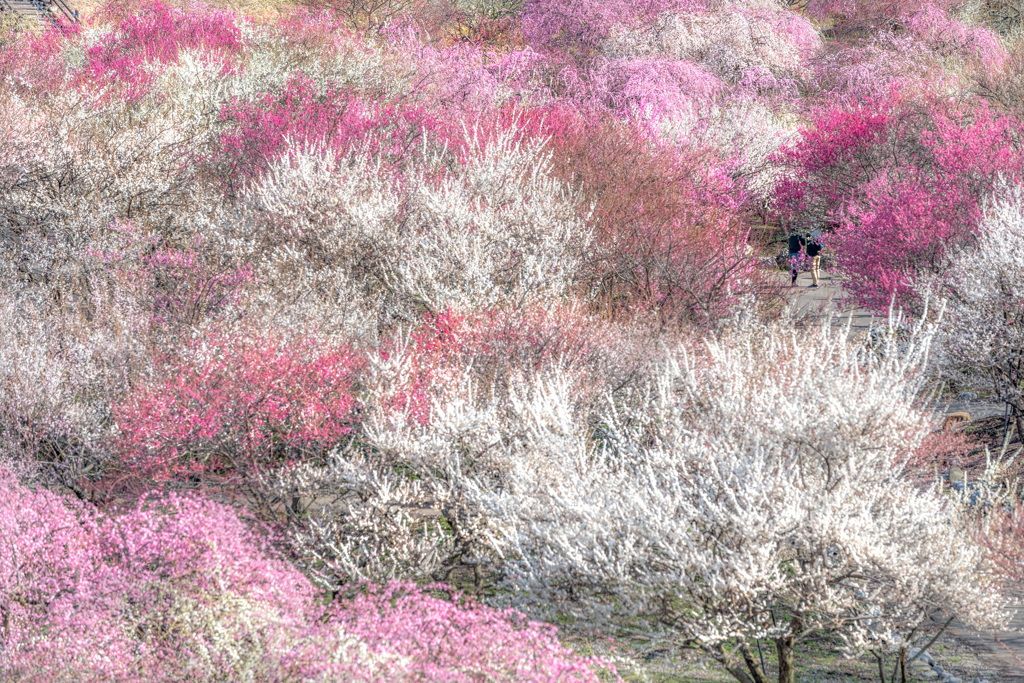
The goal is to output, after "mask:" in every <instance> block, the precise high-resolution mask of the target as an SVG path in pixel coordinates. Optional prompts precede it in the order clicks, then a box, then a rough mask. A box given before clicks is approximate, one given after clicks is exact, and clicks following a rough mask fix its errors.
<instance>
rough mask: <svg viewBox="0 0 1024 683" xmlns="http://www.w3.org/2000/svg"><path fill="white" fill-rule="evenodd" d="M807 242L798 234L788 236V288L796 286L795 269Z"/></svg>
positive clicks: (798, 264)
mask: <svg viewBox="0 0 1024 683" xmlns="http://www.w3.org/2000/svg"><path fill="white" fill-rule="evenodd" d="M805 244H807V240H805V239H804V236H803V235H801V234H800V233H796V232H794V233H792V234H791V235H790V236H789V275H790V280H789V286H790V287H795V286H796V276H797V268H798V267H799V266H800V253H801V252H802V251H803V250H804V245H805Z"/></svg>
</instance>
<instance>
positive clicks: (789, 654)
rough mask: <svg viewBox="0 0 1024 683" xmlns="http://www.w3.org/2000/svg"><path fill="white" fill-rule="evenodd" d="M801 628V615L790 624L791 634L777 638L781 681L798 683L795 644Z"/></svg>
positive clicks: (776, 648)
mask: <svg viewBox="0 0 1024 683" xmlns="http://www.w3.org/2000/svg"><path fill="white" fill-rule="evenodd" d="M800 628H801V622H800V618H799V617H794V618H793V621H792V622H790V624H789V634H788V635H786V636H783V637H782V638H776V639H775V650H776V651H777V652H778V654H779V683H796V669H794V668H793V646H794V645H795V644H796V634H797V632H798V631H799V630H800Z"/></svg>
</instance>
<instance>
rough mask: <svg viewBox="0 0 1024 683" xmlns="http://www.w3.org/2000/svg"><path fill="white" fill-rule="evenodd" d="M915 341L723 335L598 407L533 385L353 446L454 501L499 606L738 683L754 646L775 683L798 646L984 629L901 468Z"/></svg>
mask: <svg viewBox="0 0 1024 683" xmlns="http://www.w3.org/2000/svg"><path fill="white" fill-rule="evenodd" d="M929 342H930V333H929V332H927V331H922V330H918V331H917V333H916V335H915V336H914V338H913V340H912V341H910V342H906V341H905V340H903V341H900V343H899V344H897V341H896V340H895V338H888V339H886V340H884V341H882V342H881V343H880V345H878V346H876V347H875V348H873V349H868V348H865V347H862V346H859V345H858V344H856V343H853V342H852V341H851V340H850V339H848V337H847V335H846V333H845V332H842V331H834V330H833V329H831V328H830V327H823V328H821V329H818V330H811V331H806V332H803V333H797V332H795V331H792V330H789V329H787V328H786V327H785V326H783V325H769V326H764V325H761V324H754V323H751V324H741V325H739V326H738V327H737V328H736V329H734V330H733V331H731V332H730V333H728V334H727V335H726V336H725V337H724V338H722V339H721V340H718V341H713V342H709V343H708V344H707V345H706V347H705V348H704V349H702V350H701V349H695V350H691V351H689V352H683V351H680V352H670V353H667V354H666V355H665V356H664V357H663V359H662V362H661V365H660V369H659V370H657V371H656V372H653V373H651V375H650V380H649V383H648V384H647V386H646V388H644V389H643V390H637V389H635V390H633V391H631V392H626V395H625V396H624V395H622V394H621V393H620V394H619V395H618V396H617V397H616V398H615V399H614V400H612V401H611V402H610V403H609V404H608V405H607V407H606V408H604V409H601V410H593V409H587V407H586V406H585V405H583V404H581V403H580V402H578V401H576V400H575V399H574V395H575V394H576V391H577V387H575V386H574V384H573V381H572V378H571V377H570V376H567V375H565V374H559V373H557V372H556V373H545V374H536V375H533V376H529V377H523V378H521V380H520V381H519V382H518V383H517V384H516V385H515V386H514V387H512V388H511V389H510V391H509V392H508V398H507V400H501V401H498V402H485V403H483V404H481V403H480V402H478V401H474V400H473V399H472V397H470V396H469V395H467V394H465V393H463V394H461V395H457V396H449V397H447V398H446V399H443V400H439V401H438V402H437V403H436V404H435V406H434V410H433V412H432V413H431V422H430V424H429V425H425V426H419V427H416V426H413V427H409V425H408V423H407V422H401V423H395V422H391V423H390V424H388V425H381V424H378V423H374V426H373V427H372V428H371V429H370V430H369V433H370V434H371V439H372V442H373V443H374V444H375V445H376V447H378V448H380V449H382V450H389V449H390V450H393V451H395V452H398V453H401V454H402V456H403V459H404V460H405V461H407V462H411V463H420V464H422V467H423V469H422V470H421V471H434V472H439V471H444V472H446V473H447V475H446V476H447V477H448V478H449V479H451V480H453V481H454V482H455V483H456V484H457V485H458V486H459V488H460V489H461V490H462V491H463V494H462V495H463V496H466V497H467V499H468V500H471V501H472V504H471V505H470V506H469V507H470V509H473V510H476V511H478V514H480V515H481V518H482V520H483V528H482V529H481V537H480V539H479V541H478V542H480V543H483V542H486V543H487V544H488V545H489V546H490V550H491V553H492V555H491V557H493V558H500V559H499V560H497V565H496V566H497V567H498V568H499V571H500V573H501V575H502V576H503V577H504V581H505V582H506V584H507V586H508V587H510V588H512V589H514V593H513V595H515V596H518V597H517V599H521V600H522V601H523V602H525V603H532V604H533V606H534V607H541V608H543V609H544V610H548V611H549V612H550V611H554V612H559V611H568V612H573V613H576V614H577V615H578V616H583V617H585V618H590V619H595V620H597V621H598V622H603V623H605V624H606V625H607V624H608V623H609V622H613V623H614V622H615V621H616V620H617V619H634V620H635V619H637V618H640V619H642V620H644V621H645V623H647V624H648V626H649V629H650V630H649V632H652V633H658V634H660V635H663V636H664V637H666V638H668V639H669V640H671V641H673V642H675V643H677V644H679V645H683V646H687V647H695V648H699V649H701V650H703V651H704V652H706V653H708V654H710V655H711V656H712V657H713V658H715V659H716V660H717V661H719V662H720V663H721V664H722V665H723V666H724V667H725V668H727V669H728V670H729V671H730V672H731V673H733V674H734V676H735V677H736V678H737V679H738V680H741V681H751V680H754V681H763V680H765V678H764V672H763V671H761V670H760V665H759V663H758V662H757V661H756V658H754V657H753V656H752V654H751V652H752V650H751V648H752V646H753V645H752V644H753V642H754V640H755V639H758V638H771V639H774V640H775V643H776V646H777V648H778V651H779V659H780V661H781V662H783V664H782V672H781V673H780V675H781V676H782V677H783V678H781V679H780V680H793V675H794V674H793V671H794V669H793V668H792V667H793V650H794V647H796V646H797V645H798V644H799V643H800V642H801V641H802V640H803V639H805V638H806V637H807V636H809V635H811V634H815V633H829V634H832V635H834V636H836V637H838V638H840V639H841V640H842V642H843V643H844V648H845V651H846V652H848V653H850V654H854V653H859V652H866V651H869V650H878V651H883V652H884V651H885V650H886V649H887V648H889V647H905V646H907V645H909V644H910V643H911V642H912V640H913V639H914V638H916V637H918V636H920V635H921V634H923V633H925V632H926V631H927V630H928V628H929V624H931V623H934V622H933V620H934V619H941V620H942V621H945V620H946V619H949V618H952V617H957V618H960V619H962V620H963V621H964V622H966V623H970V624H974V625H976V626H978V627H988V626H993V625H995V624H998V623H999V622H1000V619H1001V618H1002V612H1001V609H1000V608H1001V603H1000V600H999V597H998V590H996V587H995V580H994V577H993V576H992V573H991V571H990V569H989V567H988V565H987V564H986V561H985V558H984V555H983V552H982V550H981V548H980V547H979V546H978V545H977V544H976V543H975V542H974V541H972V540H971V539H970V536H969V535H967V534H965V533H961V530H963V529H964V528H966V527H965V520H964V519H962V518H961V515H960V513H959V512H958V511H957V508H956V507H955V506H952V505H950V504H949V503H948V502H947V501H946V500H944V499H943V498H942V497H941V496H940V495H939V494H938V493H937V492H936V491H934V490H931V489H922V488H921V487H920V486H919V485H918V484H917V483H916V479H915V478H914V477H911V476H910V475H909V474H908V473H907V472H906V470H905V467H904V463H905V462H906V460H907V458H908V456H909V455H910V454H911V453H912V452H913V451H914V450H915V449H916V448H917V447H918V445H919V444H920V443H921V441H922V439H923V438H924V437H925V436H926V434H927V433H928V432H929V431H930V429H931V428H932V425H931V422H930V420H931V418H930V416H929V415H928V414H927V413H924V412H921V411H919V410H917V409H915V408H914V407H913V400H914V397H915V396H916V395H917V393H918V391H919V390H920V388H921V386H922V382H923V379H922V378H923V372H922V371H923V367H924V364H925V361H926V352H927V349H928V346H929ZM635 623H636V622H635V621H634V622H633V624H634V626H635Z"/></svg>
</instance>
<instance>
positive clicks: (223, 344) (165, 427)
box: [113, 334, 360, 479]
mask: <svg viewBox="0 0 1024 683" xmlns="http://www.w3.org/2000/svg"><path fill="white" fill-rule="evenodd" d="M359 365H360V361H359V359H358V356H357V355H356V354H354V353H353V352H352V351H350V350H348V349H346V348H340V347H332V346H325V345H322V344H320V343H319V342H318V341H317V340H316V339H314V338H308V339H297V340H283V339H278V338H275V337H273V336H263V335H255V336H233V335H228V334H213V335H211V336H208V337H206V338H205V339H202V340H200V341H199V342H198V346H197V347H196V348H195V349H193V350H192V351H191V352H189V353H181V354H178V355H175V356H168V357H166V358H165V359H164V360H162V361H161V362H160V363H159V365H158V370H157V373H156V376H154V377H153V378H152V379H151V380H150V381H148V382H146V383H144V384H141V385H140V386H138V387H137V388H136V390H135V391H134V392H133V393H132V394H131V395H130V396H128V397H127V398H126V399H125V400H124V401H123V402H121V403H119V404H118V405H115V406H114V408H113V413H114V419H115V420H116V422H117V425H118V428H119V430H120V433H121V437H120V439H119V448H120V449H121V450H122V452H123V454H124V458H125V464H126V466H128V467H129V468H130V469H131V476H133V477H136V476H143V477H145V476H149V477H156V478H158V479H168V478H176V477H203V476H204V475H211V474H213V475H219V476H228V478H229V479H230V478H238V477H242V478H243V479H244V477H245V476H247V475H252V474H254V473H257V472H259V471H261V470H263V469H266V468H269V467H273V466H275V465H280V464H284V463H286V462H290V461H292V460H295V459H300V458H307V457H317V456H321V455H323V454H324V453H325V452H326V451H327V450H328V449H330V448H331V447H333V446H335V445H337V444H338V443H340V442H341V441H342V440H343V438H344V437H346V436H347V435H348V434H350V433H351V432H352V429H353V426H354V425H355V423H356V417H355V412H354V411H355V408H356V399H355V396H354V394H353V389H352V386H353V382H354V380H355V376H356V373H357V371H358V368H359Z"/></svg>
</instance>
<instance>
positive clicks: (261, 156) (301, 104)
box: [220, 75, 458, 185]
mask: <svg viewBox="0 0 1024 683" xmlns="http://www.w3.org/2000/svg"><path fill="white" fill-rule="evenodd" d="M221 118H222V121H223V122H224V123H225V124H226V125H227V126H228V130H227V131H226V132H224V133H222V134H221V136H220V146H221V156H222V158H223V162H224V164H225V166H226V168H225V171H224V177H225V179H227V180H228V182H229V183H230V184H232V185H233V184H235V183H238V182H244V181H245V180H250V179H254V178H257V177H259V176H260V175H261V174H262V173H263V171H265V170H266V168H267V166H268V164H269V163H271V162H272V161H274V160H276V159H278V158H280V157H282V156H284V155H286V154H287V153H288V151H289V150H292V151H294V150H295V149H302V148H320V149H326V150H330V151H332V152H335V153H339V154H345V153H347V152H350V151H360V152H363V153H367V154H370V155H373V156H379V157H382V158H383V159H384V160H386V161H387V162H388V166H389V167H391V166H395V165H401V163H402V162H403V160H405V159H407V158H409V157H410V156H414V155H416V154H418V153H421V152H422V151H423V149H424V140H425V138H427V139H428V140H429V141H430V142H431V143H432V144H434V145H435V146H443V145H444V144H445V143H448V144H451V145H457V144H458V143H457V140H458V136H453V135H452V133H451V132H450V128H449V127H450V126H454V123H453V122H444V121H442V120H441V119H440V118H438V117H436V116H433V115H431V114H430V113H428V112H427V111H426V110H425V109H423V108H413V107H408V106H402V105H381V104H379V103H377V102H373V101H370V100H367V99H364V98H362V97H360V96H359V95H357V94H356V93H354V92H352V91H351V90H348V89H343V88H333V87H328V88H326V89H321V88H318V87H317V86H316V85H315V84H314V83H313V82H312V81H310V80H309V79H308V78H306V77H303V76H301V75H300V76H296V77H295V78H293V79H292V80H291V81H290V82H289V83H288V84H287V85H286V86H285V88H284V89H283V90H282V91H280V92H277V93H269V94H267V95H264V96H262V97H261V98H259V99H257V100H256V101H238V100H236V101H233V102H231V103H229V104H228V105H227V106H225V107H224V109H223V111H222V112H221Z"/></svg>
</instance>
